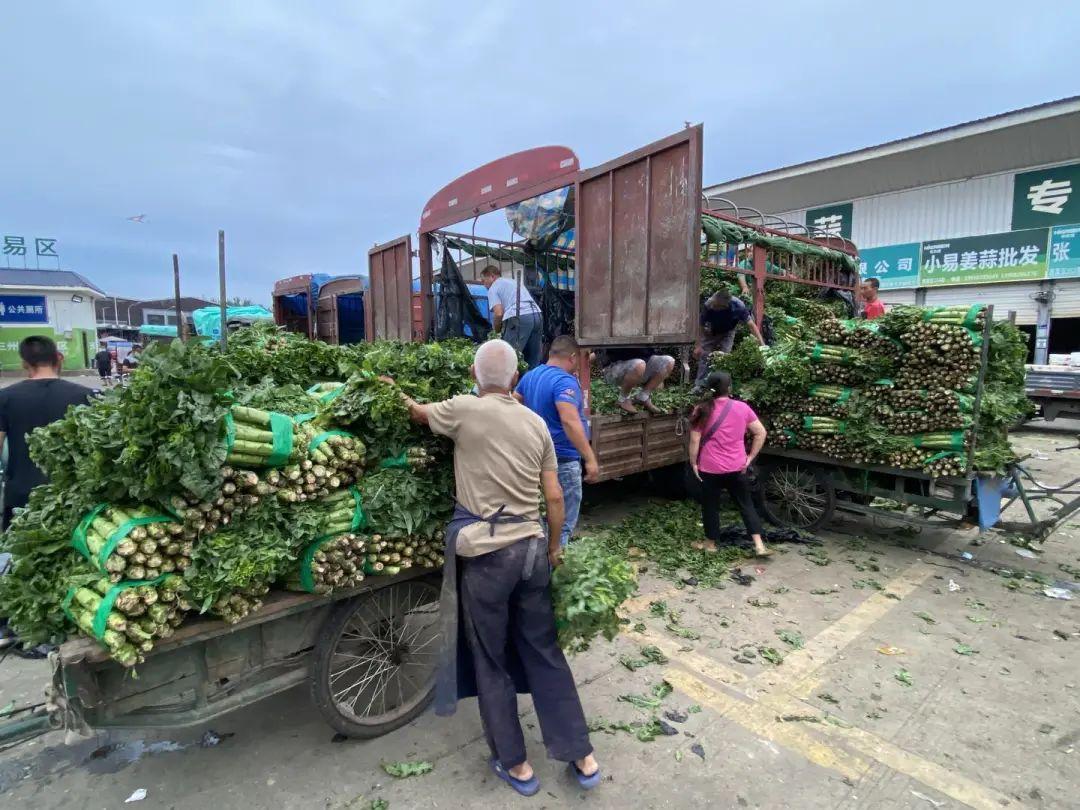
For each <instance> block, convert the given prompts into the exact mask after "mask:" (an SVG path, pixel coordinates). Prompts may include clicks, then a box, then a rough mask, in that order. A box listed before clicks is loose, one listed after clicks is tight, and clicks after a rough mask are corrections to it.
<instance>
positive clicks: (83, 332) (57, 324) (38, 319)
mask: <svg viewBox="0 0 1080 810" xmlns="http://www.w3.org/2000/svg"><path fill="white" fill-rule="evenodd" d="M104 295H105V293H103V292H102V291H101V290H100V289H99V288H98V287H97V286H96V285H95V284H93V283H92V282H90V281H89V280H87V279H86V278H84V277H83V276H81V275H79V274H78V273H75V272H72V271H70V270H29V269H23V268H11V267H9V268H0V370H2V371H3V372H7V373H11V372H12V371H19V370H20V369H21V368H22V361H21V360H20V359H19V341H20V340H22V339H23V338H25V337H29V336H30V335H47V336H49V337H51V338H53V339H54V340H55V341H56V343H57V346H58V347H59V349H60V351H61V353H63V355H64V368H65V369H66V370H77V369H84V368H86V367H87V366H88V365H89V361H90V358H92V357H93V355H94V352H95V350H96V349H95V346H96V343H97V324H96V318H95V316H94V302H95V301H96V300H97V299H99V298H102V297H103V296H104Z"/></svg>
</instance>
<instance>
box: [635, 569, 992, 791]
mask: <svg viewBox="0 0 1080 810" xmlns="http://www.w3.org/2000/svg"><path fill="white" fill-rule="evenodd" d="M932 573H933V571H932V570H931V568H930V567H929V566H927V565H925V564H923V563H915V564H913V565H911V566H909V567H908V568H907V569H906V570H904V571H903V572H902V573H901V574H900V575H899V576H897V577H896V578H895V579H893V580H891V581H890V582H889V583H888V585H887V586H886V588H885V591H886V592H889V593H893V594H895V595H897V596H899V597H900V598H901V599H904V598H906V597H907V596H909V595H910V594H912V593H913V592H914V591H915V590H916V589H917V588H918V587H919V586H920V585H922V583H924V582H925V581H926V580H927V579H928V578H929V577H930V576H931V574H932ZM666 596H667V594H662V595H655V594H654V595H652V596H650V597H642V598H641V600H642V601H643V602H645V603H647V602H648V601H652V600H654V599H662V598H666ZM898 604H899V601H898V600H895V599H890V598H888V597H886V596H884V593H876V594H873V595H872V596H870V597H869V598H868V599H866V600H865V601H864V602H863V603H862V604H860V605H859V606H858V607H856V608H855V609H854V610H852V611H851V612H850V613H848V614H847V615H845V616H843V617H842V618H840V619H839V620H838V621H836V622H835V623H833V624H832V625H830V626H829V627H828V628H827V629H825V630H824V631H822V632H821V633H820V634H819V635H817V636H816V637H814V638H813V639H811V640H810V641H809V642H808V643H807V645H806V646H805V647H804V648H803V649H801V650H796V651H795V652H793V653H791V654H790V655H788V656H787V658H786V659H785V661H784V665H783V666H782V667H780V668H777V669H770V670H767V671H765V672H762V673H761V674H759V675H758V676H756V677H755V678H753V679H749V678H747V677H746V676H745V675H743V674H742V673H740V672H738V671H737V670H734V669H731V668H730V667H727V666H725V665H724V664H721V663H719V662H717V661H714V660H713V659H711V658H709V657H707V656H705V655H701V654H699V653H695V652H693V651H689V652H679V647H680V646H682V645H681V644H680V643H679V642H678V641H676V640H674V639H669V638H666V637H664V636H660V635H657V634H655V633H653V632H649V631H647V632H645V633H643V634H635V635H640V636H641V637H642V639H643V641H645V642H647V643H650V644H654V645H656V646H657V647H659V648H660V649H661V650H663V652H664V653H665V654H666V655H667V656H668V657H669V658H671V660H672V663H673V664H675V665H676V666H675V667H670V668H668V669H667V670H666V671H665V673H664V678H665V680H667V681H668V682H669V683H670V684H671V685H672V686H673V687H675V688H676V689H678V690H679V691H680V692H682V693H683V694H685V695H686V696H688V697H689V698H691V699H692V700H694V701H695V702H697V703H699V704H701V705H702V706H706V707H708V708H709V709H711V710H712V711H714V712H716V713H717V714H718V715H721V716H722V717H725V718H728V719H730V720H731V721H733V722H735V723H736V724H738V725H739V726H741V727H743V728H745V729H747V730H748V731H750V732H751V733H753V734H755V735H757V736H759V737H761V738H763V739H766V740H770V741H773V742H775V743H777V744H779V745H782V746H784V747H785V748H787V749H789V750H791V751H793V752H795V753H797V754H799V755H800V756H802V757H804V758H805V759H807V760H808V761H810V762H813V763H814V764H816V765H820V766H821V767H824V768H828V769H830V770H833V771H835V772H837V773H839V774H841V775H843V776H846V777H848V778H849V779H852V780H856V779H859V778H861V777H862V776H864V775H865V774H867V773H868V772H869V770H870V769H871V768H872V767H873V766H874V765H875V763H880V764H882V765H884V766H886V767H887V768H889V769H891V770H893V771H895V772H897V773H901V774H904V775H905V776H908V777H910V778H911V779H914V780H915V781H917V782H919V783H921V784H923V785H925V786H926V787H928V788H931V789H932V790H936V791H938V792H939V793H941V794H943V795H945V796H948V797H950V798H952V799H954V800H955V801H957V802H961V803H963V804H965V805H967V806H969V807H972V808H975V809H976V810H999V808H1000V807H1001V806H1002V805H1003V804H1007V803H1010V801H1011V800H1010V799H1009V798H1008V797H1006V796H1005V795H1004V794H1001V793H998V792H997V791H995V790H993V789H992V788H987V787H984V786H983V785H981V784H979V783H978V782H975V781H973V780H971V779H969V778H967V777H966V776H964V775H962V774H960V773H956V772H954V771H950V770H949V769H948V768H945V767H943V766H941V765H937V764H936V763H934V762H931V761H929V760H927V759H924V758H922V757H920V756H918V755H916V754H912V753H910V752H908V751H905V750H903V749H902V748H900V747H899V746H897V745H894V744H893V743H891V742H889V741H888V740H885V739H883V738H882V737H879V736H877V735H876V734H873V733H871V732H869V731H865V730H864V729H860V728H855V727H844V726H839V725H833V724H832V723H829V722H823V723H820V724H818V723H814V724H805V723H796V722H792V723H783V722H779V721H777V719H776V718H777V717H778V716H780V715H788V714H790V715H807V714H812V715H815V716H820V710H819V709H817V707H815V706H813V705H811V704H809V703H806V702H805V700H804V699H805V698H806V697H808V696H809V695H810V694H811V693H812V692H813V691H814V690H815V689H816V688H817V685H818V683H819V680H820V679H819V677H818V673H819V672H820V671H821V669H822V667H824V665H825V664H826V663H828V661H829V660H831V659H832V658H833V657H835V656H836V654H837V653H839V652H840V651H841V650H843V649H844V648H845V647H847V646H848V645H850V644H851V643H852V642H854V641H855V640H856V639H857V638H859V636H861V635H862V634H863V633H865V632H866V631H867V630H868V629H869V628H870V627H872V626H873V625H874V624H875V623H876V622H877V621H879V620H880V619H881V618H883V617H884V616H885V615H886V614H888V613H889V612H890V611H891V610H892V609H893V608H894V607H896V606H897V605H898ZM676 667H677V668H676ZM686 670H689V671H686ZM691 673H693V674H691ZM699 675H700V676H702V677H701V678H699V677H697V676H699ZM702 678H706V679H708V680H709V681H712V682H714V683H717V684H725V685H727V690H725V689H723V688H721V687H719V686H714V685H712V684H711V683H707V682H706V681H705V680H702Z"/></svg>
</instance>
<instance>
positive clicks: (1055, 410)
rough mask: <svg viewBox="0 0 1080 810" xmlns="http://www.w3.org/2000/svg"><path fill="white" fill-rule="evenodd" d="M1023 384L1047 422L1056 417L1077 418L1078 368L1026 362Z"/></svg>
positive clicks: (1079, 400)
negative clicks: (1027, 363)
mask: <svg viewBox="0 0 1080 810" xmlns="http://www.w3.org/2000/svg"><path fill="white" fill-rule="evenodd" d="M1024 387H1025V388H1026V390H1027V395H1028V399H1030V400H1031V401H1032V402H1033V403H1035V405H1037V406H1038V408H1039V411H1040V412H1041V413H1042V417H1043V419H1045V420H1046V421H1047V422H1053V421H1054V420H1055V419H1057V418H1058V417H1059V416H1064V417H1071V418H1074V419H1077V418H1080V367H1078V366H1073V365H1060V364H1059V365H1049V366H1043V365H1029V366H1027V377H1026V378H1025V381H1024Z"/></svg>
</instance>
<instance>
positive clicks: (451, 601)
mask: <svg viewBox="0 0 1080 810" xmlns="http://www.w3.org/2000/svg"><path fill="white" fill-rule="evenodd" d="M505 509H506V507H505V506H501V507H499V509H498V510H496V511H495V512H494V513H493V514H491V515H488V516H487V517H482V516H480V515H477V514H474V513H473V512H470V511H469V510H468V509H466V508H465V507H464V506H462V505H461V504H460V503H455V504H454V514H453V516H452V517H451V518H450V522H449V523H448V524H447V525H446V549H445V551H444V555H443V579H442V590H441V593H440V596H439V624H440V628H439V629H440V634H441V648H440V651H439V670H438V672H437V674H436V676H435V714H437V715H439V716H440V717H449V716H450V715H452V714H454V712H455V711H457V703H458V701H459V700H462V699H463V698H469V697H476V695H477V689H476V669H475V667H474V665H473V657H472V650H470V649H469V642H468V639H466V638H465V634H464V633H463V632H461V627H462V625H463V623H464V616H463V615H462V606H461V593H460V589H459V584H458V564H457V538H458V533H459V532H460V531H461V530H462V529H464V528H465V527H466V526H472V525H473V524H474V523H487V524H489V526H490V531H491V535H492V536H494V535H495V527H496V526H497V525H499V524H502V523H536V524H537V528H538V536H537V537H534V538H532V539H525V540H521V541H519V542H523V543H532V548H530V549H529V553H528V555H527V556H526V564H525V571H527V572H531V571H532V567H533V564H534V563H535V561H536V558H535V554H536V553H537V547H538V546H539V545H540V542H539V541H540V539H541V537H542V535H543V527H542V526H541V525H540V523H539V522H538V521H535V520H533V519H532V518H526V517H522V516H521V515H511V514H507V513H506V512H505V511H504V510H505ZM507 667H508V668H509V671H510V676H511V677H512V678H513V680H514V688H515V689H516V690H517V693H518V694H519V695H523V694H528V693H529V683H528V680H527V679H526V677H525V670H524V668H523V667H522V665H521V661H520V659H519V658H518V656H517V653H516V652H515V650H514V648H513V646H511V647H510V649H509V650H508V651H507Z"/></svg>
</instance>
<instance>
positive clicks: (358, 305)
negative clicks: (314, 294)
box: [315, 275, 367, 346]
mask: <svg viewBox="0 0 1080 810" xmlns="http://www.w3.org/2000/svg"><path fill="white" fill-rule="evenodd" d="M365 290H367V277H366V276H359V275H357V276H339V277H337V278H332V279H330V280H329V281H327V282H325V283H323V284H322V286H321V287H320V288H319V295H318V299H317V304H316V314H317V317H316V325H315V333H316V335H317V336H318V338H319V340H323V341H326V342H327V343H334V344H340V345H343V346H344V345H348V344H350V343H359V342H361V341H362V340H364V332H365V323H364V321H365V313H364V309H365V304H364V293H365Z"/></svg>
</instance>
